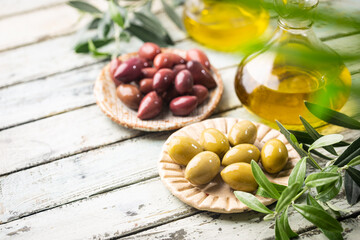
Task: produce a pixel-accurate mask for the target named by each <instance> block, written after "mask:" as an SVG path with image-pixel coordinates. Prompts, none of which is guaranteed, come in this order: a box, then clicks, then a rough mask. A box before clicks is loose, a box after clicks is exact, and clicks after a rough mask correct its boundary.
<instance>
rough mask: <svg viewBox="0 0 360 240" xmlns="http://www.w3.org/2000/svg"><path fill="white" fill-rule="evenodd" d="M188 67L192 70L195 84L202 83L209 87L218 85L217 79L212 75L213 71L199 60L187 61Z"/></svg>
mask: <svg viewBox="0 0 360 240" xmlns="http://www.w3.org/2000/svg"><path fill="white" fill-rule="evenodd" d="M186 68H187V69H188V70H189V71H190V73H191V75H192V76H193V78H194V83H195V84H201V85H204V86H205V87H207V88H208V89H211V88H215V87H216V85H217V84H216V81H215V79H214V78H213V77H212V75H211V73H210V72H209V71H208V70H207V69H206V68H205V67H204V66H203V65H202V64H201V63H200V62H197V61H189V62H187V63H186Z"/></svg>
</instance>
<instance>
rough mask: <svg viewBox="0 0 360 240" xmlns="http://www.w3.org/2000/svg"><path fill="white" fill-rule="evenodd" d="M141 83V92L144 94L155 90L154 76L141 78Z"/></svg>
mask: <svg viewBox="0 0 360 240" xmlns="http://www.w3.org/2000/svg"><path fill="white" fill-rule="evenodd" d="M139 85H140V92H142V93H143V94H147V93H149V92H151V91H152V90H153V79H152V78H144V79H141V81H140V83H139Z"/></svg>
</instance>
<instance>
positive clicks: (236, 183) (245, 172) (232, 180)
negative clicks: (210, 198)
mask: <svg viewBox="0 0 360 240" xmlns="http://www.w3.org/2000/svg"><path fill="white" fill-rule="evenodd" d="M221 177H222V179H223V180H224V182H226V183H227V184H228V185H229V186H230V187H231V188H232V189H234V190H238V191H244V192H253V191H255V190H256V189H257V187H258V184H257V182H256V181H255V178H254V175H253V173H252V171H251V165H250V164H249V163H244V162H240V163H233V164H230V165H229V166H227V167H225V168H224V169H223V170H222V171H221Z"/></svg>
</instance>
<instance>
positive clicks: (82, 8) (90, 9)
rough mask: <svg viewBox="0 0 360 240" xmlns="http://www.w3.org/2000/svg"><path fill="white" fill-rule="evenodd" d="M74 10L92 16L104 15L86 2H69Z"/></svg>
mask: <svg viewBox="0 0 360 240" xmlns="http://www.w3.org/2000/svg"><path fill="white" fill-rule="evenodd" d="M67 4H68V5H70V6H71V7H73V8H76V9H78V10H80V11H82V12H87V13H91V14H97V13H102V12H101V11H100V10H99V9H98V8H97V7H94V6H93V5H91V4H90V3H87V2H84V1H69V2H67Z"/></svg>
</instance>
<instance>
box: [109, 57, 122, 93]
mask: <svg viewBox="0 0 360 240" xmlns="http://www.w3.org/2000/svg"><path fill="white" fill-rule="evenodd" d="M121 63H122V61H121V60H120V59H118V58H114V59H113V60H111V62H110V69H109V70H110V77H111V79H112V80H113V81H114V83H115V85H116V86H118V85H120V84H121V82H120V81H118V80H116V78H115V77H114V74H115V71H116V69H117V68H118V67H119V66H120V64H121Z"/></svg>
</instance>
